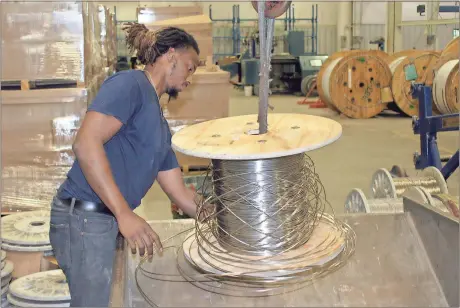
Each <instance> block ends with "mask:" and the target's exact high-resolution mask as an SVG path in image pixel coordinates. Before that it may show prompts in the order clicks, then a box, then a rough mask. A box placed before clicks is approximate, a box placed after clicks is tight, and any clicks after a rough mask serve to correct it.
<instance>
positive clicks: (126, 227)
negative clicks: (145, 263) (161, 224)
mask: <svg viewBox="0 0 460 308" xmlns="http://www.w3.org/2000/svg"><path fill="white" fill-rule="evenodd" d="M117 221H118V226H119V229H120V233H121V234H122V235H123V236H124V237H125V239H126V240H127V241H128V244H129V246H130V247H131V252H132V253H133V254H136V246H137V248H139V255H140V256H143V255H144V254H145V248H147V254H148V256H149V257H152V256H153V245H154V244H155V245H156V248H157V250H158V252H159V253H160V255H161V253H162V251H163V246H162V245H161V241H160V238H159V236H158V235H157V234H156V233H155V231H153V229H152V228H151V227H150V225H149V224H148V223H147V222H146V221H145V220H144V219H142V218H141V217H139V216H138V215H137V214H136V213H134V212H132V211H126V212H125V213H122V214H121V215H120V217H117Z"/></svg>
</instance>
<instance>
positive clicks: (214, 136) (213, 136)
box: [212, 134, 220, 138]
mask: <svg viewBox="0 0 460 308" xmlns="http://www.w3.org/2000/svg"><path fill="white" fill-rule="evenodd" d="M218 137H220V135H219V134H215V135H212V138H218Z"/></svg>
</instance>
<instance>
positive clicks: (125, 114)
mask: <svg viewBox="0 0 460 308" xmlns="http://www.w3.org/2000/svg"><path fill="white" fill-rule="evenodd" d="M123 85H125V87H123ZM136 86H137V84H136V83H135V82H134V80H133V79H129V78H122V77H121V76H120V75H118V76H117V75H115V76H113V77H110V78H109V79H107V80H106V81H105V82H104V84H103V85H102V87H101V88H100V90H99V92H98V94H97V96H96V98H95V99H94V101H93V102H92V104H91V105H90V106H89V107H88V111H87V113H86V116H85V118H84V120H83V122H82V125H81V127H80V129H79V130H78V133H77V136H76V138H75V142H74V144H73V151H74V153H75V156H76V158H77V160H78V162H79V163H80V166H81V169H82V171H83V174H84V175H85V178H86V180H87V181H88V184H89V185H90V186H91V188H92V189H93V190H94V192H95V193H96V194H97V195H98V196H99V198H100V199H101V200H102V202H103V203H104V204H105V205H106V206H107V207H108V208H109V209H110V211H111V212H112V213H113V214H114V216H115V217H116V219H117V221H118V225H119V228H120V232H121V234H123V236H124V237H125V239H126V240H127V241H128V243H129V245H130V246H131V250H132V252H133V253H135V252H136V246H137V247H138V248H139V253H140V254H141V255H143V254H144V253H145V248H147V251H148V254H149V255H153V243H156V244H157V246H158V249H159V250H160V251H161V241H160V239H159V237H158V235H157V234H156V233H155V232H154V231H153V230H152V229H151V227H150V225H149V224H148V223H147V222H146V221H145V220H143V219H142V218H141V217H139V216H137V215H136V214H135V213H134V212H133V211H132V210H131V208H130V207H129V205H128V203H127V201H126V200H125V198H124V196H123V195H122V193H121V191H120V189H119V187H118V186H117V184H116V183H115V180H114V177H113V174H112V170H111V166H110V163H109V161H108V159H107V155H106V153H105V149H104V144H105V143H106V142H107V141H109V140H110V139H111V138H112V137H113V136H114V135H115V134H116V133H117V132H118V131H119V130H120V128H121V127H122V125H123V124H126V123H127V122H128V121H129V120H130V118H131V117H132V115H133V114H134V112H135V109H136V104H137V102H138V101H137V97H136V96H135V94H136V93H139V92H138V91H137V88H136Z"/></svg>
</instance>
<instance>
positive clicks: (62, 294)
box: [7, 269, 70, 307]
mask: <svg viewBox="0 0 460 308" xmlns="http://www.w3.org/2000/svg"><path fill="white" fill-rule="evenodd" d="M7 299H8V302H9V303H10V304H12V305H14V306H15V307H69V306H70V291H69V286H68V284H67V281H66V277H65V275H64V273H63V271H62V270H60V269H57V270H50V271H44V272H38V273H34V274H30V275H26V276H23V277H20V278H18V279H16V280H14V281H13V282H12V283H11V284H10V289H9V292H8V295H7Z"/></svg>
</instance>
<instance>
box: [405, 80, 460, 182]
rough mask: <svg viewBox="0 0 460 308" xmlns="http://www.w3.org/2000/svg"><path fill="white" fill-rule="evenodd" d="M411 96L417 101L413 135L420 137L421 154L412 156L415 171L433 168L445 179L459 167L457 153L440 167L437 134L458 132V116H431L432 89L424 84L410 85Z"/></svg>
mask: <svg viewBox="0 0 460 308" xmlns="http://www.w3.org/2000/svg"><path fill="white" fill-rule="evenodd" d="M412 96H413V97H415V98H417V99H418V101H419V117H413V120H412V128H413V130H414V134H418V135H420V151H421V154H419V153H417V152H416V153H415V154H414V163H415V168H416V169H425V168H426V167H429V166H433V167H436V168H438V169H439V170H440V171H441V173H442V175H443V176H444V178H445V179H447V178H449V176H450V175H451V174H452V173H453V172H454V171H455V169H457V168H458V166H459V151H458V150H457V152H456V153H455V154H454V155H453V156H452V157H450V158H449V159H448V160H447V162H446V164H445V165H444V166H442V164H441V162H442V160H441V155H440V154H439V149H438V144H437V141H436V140H437V133H438V132H447V131H458V130H459V114H458V113H456V114H447V115H433V111H432V110H433V109H432V104H433V100H432V97H433V96H432V89H431V87H429V86H426V85H424V84H413V85H412ZM444 161H445V160H444Z"/></svg>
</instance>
